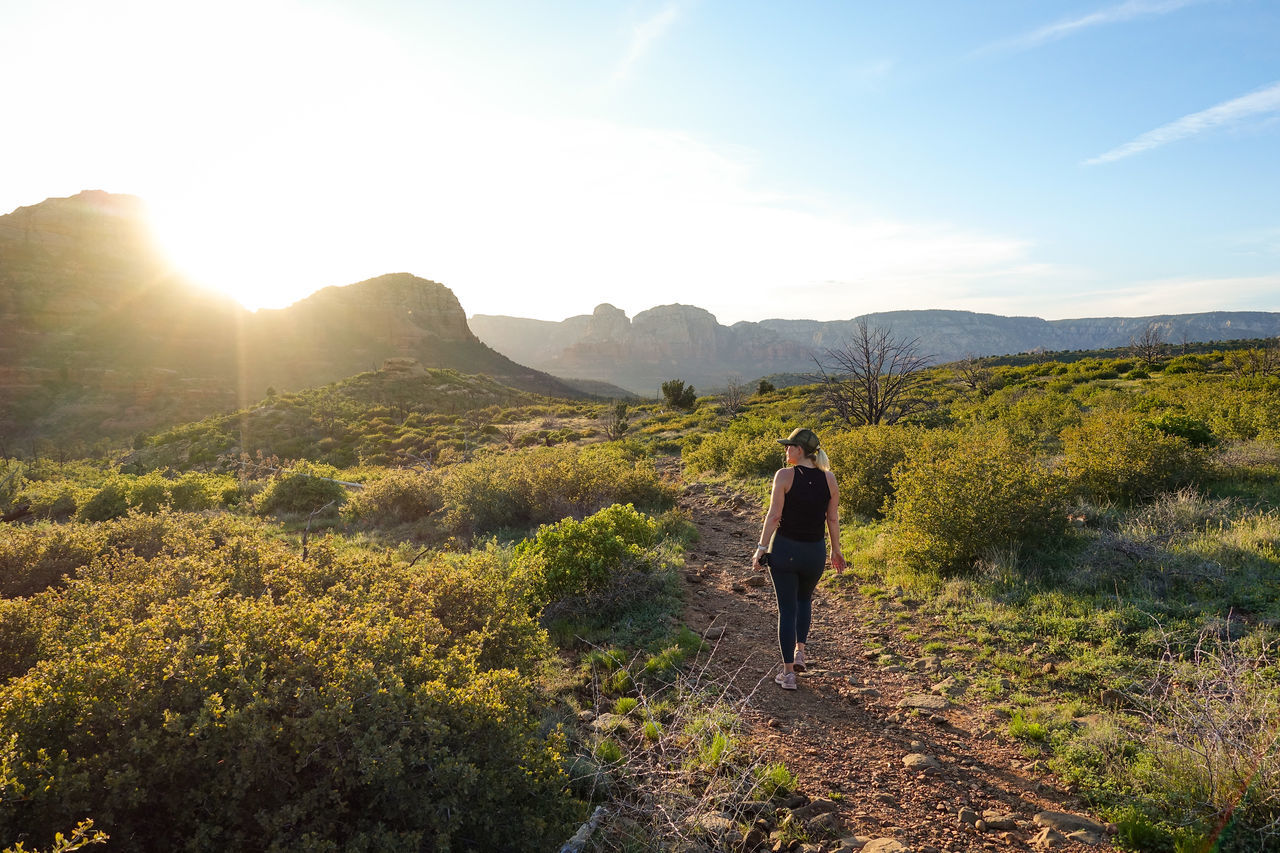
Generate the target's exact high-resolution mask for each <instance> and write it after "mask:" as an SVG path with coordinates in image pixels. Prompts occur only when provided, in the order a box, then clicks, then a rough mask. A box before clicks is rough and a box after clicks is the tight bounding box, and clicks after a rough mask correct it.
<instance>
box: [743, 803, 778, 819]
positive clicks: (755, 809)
mask: <svg viewBox="0 0 1280 853" xmlns="http://www.w3.org/2000/svg"><path fill="white" fill-rule="evenodd" d="M738 810H739V811H740V812H742V813H743V814H744V815H748V816H750V817H754V818H755V819H756V820H757V821H759V820H761V817H760V815H763V814H768V813H770V812H772V811H773V805H772V804H771V803H766V802H764V801H763V800H746V801H745V802H743V803H742V804H741V805H739V806H738Z"/></svg>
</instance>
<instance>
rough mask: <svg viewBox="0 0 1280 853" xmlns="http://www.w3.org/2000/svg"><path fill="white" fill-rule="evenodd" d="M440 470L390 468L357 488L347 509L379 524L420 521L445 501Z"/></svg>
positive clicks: (359, 516)
mask: <svg viewBox="0 0 1280 853" xmlns="http://www.w3.org/2000/svg"><path fill="white" fill-rule="evenodd" d="M441 491H442V490H441V488H440V474H439V473H437V472H434V471H426V472H423V471H388V472H387V475H386V476H385V477H381V478H379V479H377V480H374V481H373V482H371V483H367V484H366V485H365V487H364V488H363V489H361V490H360V491H358V492H355V493H354V494H353V495H352V496H351V499H350V500H349V501H348V503H347V505H346V508H345V511H346V512H347V513H349V514H350V515H351V516H352V517H354V518H357V519H367V520H369V521H371V522H374V523H376V524H378V525H379V526H382V525H388V524H405V523H409V522H415V521H421V520H423V519H426V518H429V517H431V516H432V515H433V514H435V513H437V512H439V511H440V509H441V508H442V507H443V505H444V499H443V495H442V494H441Z"/></svg>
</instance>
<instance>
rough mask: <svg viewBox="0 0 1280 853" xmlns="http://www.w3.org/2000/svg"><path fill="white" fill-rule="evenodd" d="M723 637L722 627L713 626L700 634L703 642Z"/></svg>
mask: <svg viewBox="0 0 1280 853" xmlns="http://www.w3.org/2000/svg"><path fill="white" fill-rule="evenodd" d="M723 636H724V626H723V625H713V626H711V627H710V628H708V629H707V630H705V631H703V632H702V637H703V639H705V640H718V639H720V638H721V637H723Z"/></svg>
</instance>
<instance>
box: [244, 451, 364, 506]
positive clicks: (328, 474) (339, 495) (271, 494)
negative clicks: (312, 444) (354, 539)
mask: <svg viewBox="0 0 1280 853" xmlns="http://www.w3.org/2000/svg"><path fill="white" fill-rule="evenodd" d="M337 476H338V472H337V470H336V469H334V468H332V467H330V466H328V465H318V464H312V463H308V462H301V463H299V464H297V465H296V466H294V467H293V468H291V469H289V470H288V471H286V472H284V473H282V474H281V475H280V476H279V477H278V478H277V479H275V480H272V481H271V485H269V486H268V487H267V489H266V491H264V492H263V493H262V494H261V495H260V496H259V498H258V510H259V511H260V512H263V513H271V512H292V513H302V512H315V511H316V510H319V509H321V508H323V507H325V506H327V505H329V504H333V505H334V506H337V505H339V504H341V503H342V502H343V501H344V500H346V497H347V489H346V487H345V486H343V485H342V484H341V483H338V482H335V480H336V478H337Z"/></svg>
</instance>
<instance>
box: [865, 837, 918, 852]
mask: <svg viewBox="0 0 1280 853" xmlns="http://www.w3.org/2000/svg"><path fill="white" fill-rule="evenodd" d="M862 853H911V848H910V847H907V846H906V845H904V844H903V843H902V842H901V841H899V840H898V839H896V838H873V839H871V840H870V841H868V842H867V843H866V844H864V845H863V846H862Z"/></svg>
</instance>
